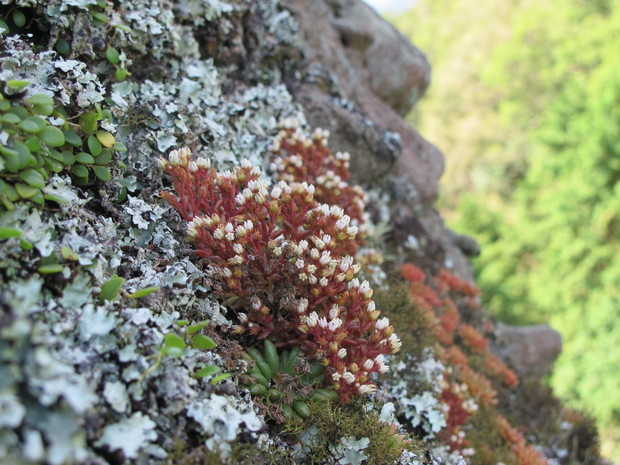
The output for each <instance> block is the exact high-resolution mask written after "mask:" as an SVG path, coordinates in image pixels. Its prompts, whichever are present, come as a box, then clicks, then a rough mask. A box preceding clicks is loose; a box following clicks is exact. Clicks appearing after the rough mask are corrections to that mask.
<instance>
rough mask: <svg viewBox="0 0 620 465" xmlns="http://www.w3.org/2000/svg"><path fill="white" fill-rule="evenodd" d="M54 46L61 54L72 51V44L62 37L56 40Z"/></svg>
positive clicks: (67, 53)
mask: <svg viewBox="0 0 620 465" xmlns="http://www.w3.org/2000/svg"><path fill="white" fill-rule="evenodd" d="M54 48H55V49H56V51H57V52H58V53H60V54H61V55H69V54H70V53H71V44H69V42H67V41H66V40H62V39H61V40H58V41H56V43H55V44H54Z"/></svg>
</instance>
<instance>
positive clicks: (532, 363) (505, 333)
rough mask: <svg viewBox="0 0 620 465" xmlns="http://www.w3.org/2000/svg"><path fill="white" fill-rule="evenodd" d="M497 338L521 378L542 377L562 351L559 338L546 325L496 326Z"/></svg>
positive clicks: (547, 372)
mask: <svg viewBox="0 0 620 465" xmlns="http://www.w3.org/2000/svg"><path fill="white" fill-rule="evenodd" d="M497 338H498V341H499V342H500V343H502V344H503V346H504V353H505V356H506V358H507V359H508V360H509V361H510V362H511V364H512V366H513V368H514V369H515V370H516V371H517V373H518V374H519V375H520V376H535V377H543V376H545V375H548V374H549V372H550V371H551V368H552V367H553V363H554V362H555V360H556V359H557V358H558V355H560V352H562V336H561V335H560V333H558V332H557V331H556V330H554V329H553V328H551V327H550V326H548V325H532V326H511V325H506V324H502V323H499V324H498V325H497Z"/></svg>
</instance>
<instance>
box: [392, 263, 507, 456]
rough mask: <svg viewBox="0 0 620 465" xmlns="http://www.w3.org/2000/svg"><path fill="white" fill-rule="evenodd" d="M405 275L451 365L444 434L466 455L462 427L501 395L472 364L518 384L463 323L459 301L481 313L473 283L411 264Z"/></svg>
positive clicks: (403, 270) (445, 389)
mask: <svg viewBox="0 0 620 465" xmlns="http://www.w3.org/2000/svg"><path fill="white" fill-rule="evenodd" d="M401 274H402V276H403V277H404V278H405V279H406V280H407V281H408V282H409V283H410V294H411V297H412V299H413V301H414V302H415V303H416V304H417V307H418V309H419V310H420V311H422V312H423V313H424V314H425V316H426V319H427V321H429V322H430V327H431V328H432V330H433V332H434V334H435V336H436V338H437V342H438V344H437V354H438V356H439V359H440V360H441V361H442V362H443V363H444V364H445V365H446V366H447V372H446V379H445V386H443V389H442V394H441V400H442V401H443V402H444V403H445V404H446V405H447V406H448V412H447V419H446V420H447V426H446V428H445V431H442V435H443V436H445V438H446V439H447V440H448V442H449V444H450V446H451V447H452V448H453V450H462V449H463V448H464V447H465V446H466V445H467V441H466V440H465V437H464V432H463V431H464V430H463V427H464V425H465V424H466V423H467V421H468V419H469V418H470V417H471V416H473V415H475V414H476V413H477V410H478V407H479V405H486V406H491V405H494V404H496V403H497V392H496V391H495V389H494V388H493V385H492V383H491V381H490V380H489V379H488V378H487V377H486V376H485V375H483V374H482V373H479V372H478V371H476V370H475V369H474V368H473V367H472V366H470V363H471V362H476V366H477V367H479V368H478V369H479V370H482V371H483V372H484V373H485V374H487V375H489V376H491V377H492V378H493V379H495V380H498V381H500V382H502V383H504V384H506V385H507V386H509V387H515V386H516V385H517V384H518V383H519V379H518V377H517V375H516V374H515V373H514V371H512V370H511V369H509V368H508V367H507V366H506V364H505V363H504V362H503V361H502V360H500V359H499V358H498V357H497V356H495V355H494V354H492V353H491V352H489V341H488V339H487V338H486V337H485V336H484V334H483V333H482V332H481V331H480V330H479V329H478V328H476V327H475V326H473V325H471V324H467V323H463V322H462V321H461V313H460V311H459V307H458V306H457V304H456V302H457V301H458V302H460V303H461V305H464V306H465V307H466V308H467V309H468V311H470V312H475V311H476V310H477V309H478V308H479V302H478V299H477V296H478V294H479V291H478V289H477V288H476V287H475V286H474V285H473V284H471V283H468V282H467V281H464V280H462V279H459V278H457V277H456V276H454V275H453V274H452V273H450V272H449V271H447V270H441V271H440V272H439V273H438V275H437V277H435V278H434V277H431V278H429V277H427V275H426V273H425V272H424V271H422V270H421V269H420V268H419V267H417V266H415V265H413V264H410V263H407V264H404V265H403V266H402V268H401ZM483 326H484V325H483ZM484 329H485V331H486V330H487V329H488V328H486V326H485V327H484Z"/></svg>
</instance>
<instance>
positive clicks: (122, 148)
mask: <svg viewBox="0 0 620 465" xmlns="http://www.w3.org/2000/svg"><path fill="white" fill-rule="evenodd" d="M112 148H113V149H114V150H116V151H117V152H126V151H127V146H126V145H125V144H123V143H122V142H119V141H116V144H114V147H112Z"/></svg>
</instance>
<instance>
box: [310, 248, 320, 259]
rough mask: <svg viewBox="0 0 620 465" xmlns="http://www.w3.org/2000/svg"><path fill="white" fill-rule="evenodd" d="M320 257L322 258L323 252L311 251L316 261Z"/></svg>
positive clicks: (311, 255)
mask: <svg viewBox="0 0 620 465" xmlns="http://www.w3.org/2000/svg"><path fill="white" fill-rule="evenodd" d="M320 256H321V252H319V251H318V249H312V250H311V251H310V257H311V258H313V259H314V260H317V259H318V258H319V257H320Z"/></svg>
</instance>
